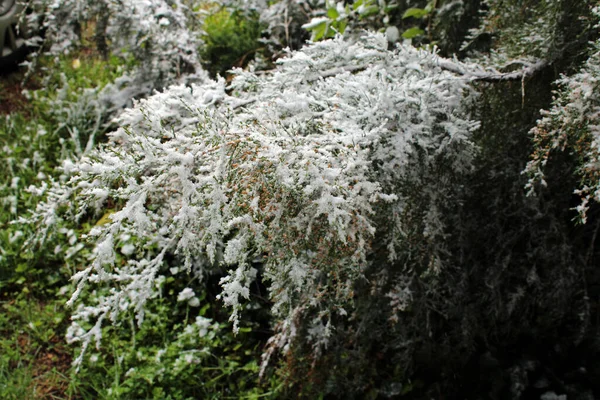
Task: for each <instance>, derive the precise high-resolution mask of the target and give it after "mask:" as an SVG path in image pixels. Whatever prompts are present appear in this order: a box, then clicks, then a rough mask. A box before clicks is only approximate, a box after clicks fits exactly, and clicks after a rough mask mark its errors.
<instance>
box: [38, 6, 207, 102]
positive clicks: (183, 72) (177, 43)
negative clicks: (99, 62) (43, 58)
mask: <svg viewBox="0 0 600 400" xmlns="http://www.w3.org/2000/svg"><path fill="white" fill-rule="evenodd" d="M28 6H29V8H30V9H31V10H34V11H35V12H32V13H31V14H29V15H27V16H26V18H27V19H28V22H29V25H30V26H32V27H33V30H34V31H43V32H44V36H45V39H44V42H46V43H49V47H48V48H45V47H41V51H45V52H47V53H48V54H50V55H54V56H57V55H60V54H63V53H68V52H70V51H71V50H73V49H75V48H77V47H78V46H79V45H80V44H81V39H82V36H83V35H85V34H86V33H85V32H83V30H86V29H87V30H88V31H89V30H94V34H93V37H92V39H93V40H94V41H95V42H96V46H97V48H98V50H99V51H100V52H101V53H104V55H105V56H107V55H108V54H114V55H116V56H123V57H125V56H126V57H129V59H128V60H127V61H128V62H131V61H133V64H135V67H134V68H133V71H130V72H129V73H126V74H125V75H124V76H122V77H120V78H119V79H118V81H117V82H115V84H113V85H109V87H107V88H105V90H104V92H103V93H102V96H101V97H102V98H103V99H104V101H108V102H111V103H112V105H113V106H114V108H120V107H123V106H124V105H126V104H128V102H129V101H130V100H131V99H132V98H134V97H138V96H141V95H147V94H150V93H151V92H152V90H154V89H157V88H164V87H165V86H167V85H169V84H172V83H173V82H176V81H177V80H180V79H182V78H185V79H186V81H188V82H189V81H190V80H193V79H194V78H197V77H195V76H194V71H196V72H198V73H200V74H201V77H204V75H202V71H201V68H200V64H199V58H198V54H197V49H198V47H199V46H200V45H201V40H200V37H199V33H194V31H193V30H191V29H190V27H191V26H192V25H194V24H197V23H198V21H197V19H198V16H199V15H198V14H197V13H196V12H194V11H193V8H192V5H191V4H189V2H186V1H185V0H124V1H110V0H93V1H92V0H84V1H81V0H31V1H29V5H28ZM40 21H41V22H40ZM89 21H95V23H94V24H93V25H92V26H91V27H90V26H88V25H87V24H88V22H89ZM39 25H41V26H39ZM36 26H37V27H36ZM86 27H87V28H86ZM87 35H90V34H89V33H87ZM32 42H33V43H37V44H39V43H41V42H42V39H41V38H40V37H35V38H33V39H32Z"/></svg>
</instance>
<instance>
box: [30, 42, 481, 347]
mask: <svg viewBox="0 0 600 400" xmlns="http://www.w3.org/2000/svg"><path fill="white" fill-rule="evenodd" d="M438 62H439V59H438V57H437V56H436V55H435V54H432V53H430V52H427V51H420V50H416V49H414V48H411V47H402V48H399V49H398V50H396V51H392V52H390V51H388V50H387V41H386V39H385V37H384V36H381V35H366V36H364V37H363V38H362V39H361V40H359V41H358V42H356V43H349V42H345V41H343V40H342V39H341V38H339V39H335V40H330V41H324V42H320V43H316V44H313V45H311V46H309V47H306V48H305V49H303V50H301V51H298V52H295V53H291V54H290V55H289V57H288V58H285V59H283V60H281V62H280V64H279V66H278V68H277V69H276V70H275V71H274V72H273V73H272V74H269V75H265V76H257V75H255V74H252V73H250V72H243V71H238V74H237V76H236V78H235V79H234V80H233V82H232V84H231V86H230V87H229V88H226V85H225V82H224V81H223V80H221V81H206V82H205V83H204V84H201V85H192V86H190V87H185V86H174V87H171V88H169V89H167V90H165V91H164V92H162V93H157V94H155V95H154V96H152V97H150V98H149V99H147V100H142V101H140V102H139V103H138V104H137V105H136V107H134V108H132V109H129V110H127V111H125V112H124V113H123V114H122V115H121V116H120V117H119V125H120V126H121V128H119V129H118V130H117V131H116V132H114V133H113V134H111V136H110V142H109V143H108V144H107V145H105V146H102V147H101V148H100V149H99V150H97V151H95V152H92V153H91V154H89V155H88V156H85V157H83V158H82V159H81V160H79V162H77V163H75V164H73V163H70V162H67V163H65V165H64V167H63V170H64V173H65V175H66V176H68V179H67V181H66V184H63V183H57V184H55V185H54V186H52V187H50V188H48V189H47V190H48V192H47V196H48V199H49V201H46V202H43V203H41V204H40V205H39V207H38V209H37V210H36V212H35V213H34V215H33V216H32V220H33V221H37V223H38V224H39V226H40V229H41V232H43V235H41V238H44V237H45V236H46V234H50V233H51V232H52V229H53V226H54V224H55V223H56V221H57V217H58V218H70V219H74V220H80V219H82V218H90V216H95V217H92V218H96V219H100V217H101V216H102V215H103V214H105V217H103V218H102V219H101V222H98V223H96V224H95V226H94V227H93V228H92V229H91V231H90V232H89V234H88V239H89V240H90V241H92V242H93V243H95V244H94V246H95V250H94V251H93V257H92V259H91V260H90V265H89V266H88V267H87V268H85V269H84V270H82V271H80V272H78V273H77V274H76V275H75V276H74V279H75V280H76V282H78V288H77V291H76V293H75V294H74V295H73V298H72V299H71V302H72V303H75V302H76V300H77V297H78V295H79V293H80V292H81V291H82V290H92V288H94V287H95V286H97V285H108V286H109V287H110V288H111V290H110V291H109V292H108V293H109V294H108V295H106V296H104V297H102V298H98V299H96V301H97V303H96V304H86V305H81V306H79V308H77V311H76V312H75V315H74V330H73V332H77V334H74V335H73V337H72V340H81V341H82V342H83V345H84V347H85V346H87V344H88V343H89V342H90V340H92V339H96V340H100V327H101V324H102V323H103V322H104V321H105V320H106V319H112V320H115V319H116V318H118V315H119V313H121V312H122V311H123V310H125V309H129V308H131V309H134V310H135V312H136V313H137V315H138V321H139V322H140V323H141V322H142V321H143V317H144V305H145V303H146V301H147V300H148V299H149V298H151V297H152V295H153V291H154V290H155V281H156V279H158V277H159V276H160V275H162V274H165V273H168V272H166V271H165V268H164V262H165V257H166V256H167V255H174V256H176V257H177V258H178V259H180V260H181V262H182V263H183V265H184V266H185V268H184V270H187V271H193V272H194V274H195V275H196V276H197V277H198V278H202V277H204V276H206V275H208V274H212V273H215V272H218V271H220V270H221V269H222V268H226V269H227V270H228V272H227V273H226V275H225V276H224V277H223V278H222V279H221V286H222V288H223V291H222V294H221V299H222V300H223V302H224V303H225V304H226V305H227V306H229V307H231V310H232V315H231V319H232V320H233V321H234V326H236V327H237V321H238V314H239V313H240V312H242V309H243V305H244V301H245V300H247V299H248V297H249V286H250V284H251V283H252V282H253V281H254V280H255V279H256V277H257V275H259V274H260V275H261V276H262V279H263V280H266V281H267V282H269V293H270V297H271V300H272V301H273V309H272V312H273V315H274V316H275V317H276V318H277V320H279V321H280V323H279V326H280V331H279V333H278V335H277V336H275V337H274V338H273V339H272V342H273V343H277V345H276V347H280V348H285V347H286V346H287V345H289V343H290V342H292V341H293V340H294V333H295V332H296V331H297V330H298V329H299V327H298V324H308V326H309V332H310V337H311V342H312V343H313V344H314V346H315V350H317V351H318V350H319V349H321V348H322V347H326V346H327V338H328V335H329V333H330V330H331V329H334V328H335V327H334V326H332V324H331V320H332V315H334V314H339V315H344V314H345V310H344V304H346V303H347V302H349V301H351V299H352V296H353V293H352V291H353V285H354V284H355V282H357V281H358V280H360V279H361V278H362V276H363V271H364V269H365V268H367V266H368V264H369V259H370V258H372V255H373V252H374V246H373V240H374V238H375V236H376V235H377V236H378V238H379V239H380V240H384V241H385V246H384V247H383V249H384V250H381V246H378V247H377V248H378V249H380V251H384V252H385V255H386V257H387V258H388V259H389V260H391V261H393V260H394V259H395V258H397V256H398V252H399V251H404V249H405V248H406V247H407V245H406V241H407V240H409V239H410V238H411V236H416V235H417V234H419V235H421V236H422V237H424V238H426V240H429V242H430V243H431V248H430V249H428V252H427V253H426V255H425V257H427V258H428V260H427V267H426V268H428V269H430V270H429V271H425V270H424V271H423V272H435V269H436V268H438V267H439V260H438V259H437V254H436V253H437V252H442V251H443V249H441V248H437V247H436V244H435V240H434V239H435V238H436V237H438V236H443V233H444V226H443V225H442V224H441V221H440V220H439V219H438V218H437V217H436V215H437V214H436V209H437V207H438V206H439V204H438V202H439V201H440V198H442V197H444V193H445V192H446V191H449V189H450V186H451V183H450V182H451V180H452V179H453V178H454V177H455V176H457V175H462V174H465V173H468V172H469V170H470V169H471V160H472V158H473V152H474V147H473V144H472V142H471V140H470V136H471V133H472V132H473V130H474V129H476V127H477V123H476V122H474V121H471V120H469V119H468V117H466V116H465V108H464V104H465V102H466V101H467V100H468V95H469V91H468V89H467V86H466V83H465V81H464V80H463V79H460V78H457V77H456V76H455V75H453V74H451V73H449V72H445V71H443V70H441V68H440V67H439V66H438V65H437V64H438ZM352 71H353V72H352ZM226 89H228V90H226ZM228 92H229V93H228ZM425 210H428V212H425ZM106 213H109V214H106ZM119 253H121V254H123V255H125V256H126V258H125V260H123V261H119V260H121V257H118V256H117V254H119ZM381 268H385V266H384V265H382V266H381ZM309 318H310V320H309V321H306V320H307V319H309ZM90 320H95V324H94V325H93V328H91V329H89V330H82V329H81V321H86V322H89V321H90Z"/></svg>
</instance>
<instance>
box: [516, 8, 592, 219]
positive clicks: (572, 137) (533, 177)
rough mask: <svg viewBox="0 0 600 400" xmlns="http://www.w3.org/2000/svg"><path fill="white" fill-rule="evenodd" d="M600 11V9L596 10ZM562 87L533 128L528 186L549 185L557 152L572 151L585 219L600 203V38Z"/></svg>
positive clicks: (581, 210)
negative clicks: (549, 169) (576, 161)
mask: <svg viewBox="0 0 600 400" xmlns="http://www.w3.org/2000/svg"><path fill="white" fill-rule="evenodd" d="M597 11H600V8H598V9H597ZM558 84H559V87H560V89H559V90H558V91H557V93H556V97H555V100H554V103H553V106H552V108H550V110H547V111H546V110H544V111H542V118H541V119H540V120H539V121H538V123H537V126H535V127H534V128H533V129H532V130H531V134H532V136H533V139H534V143H535V149H536V151H535V152H534V153H533V155H532V159H531V161H530V162H529V163H528V164H527V168H526V172H527V173H528V174H529V176H530V180H529V183H528V185H527V188H528V189H529V191H530V193H533V192H534V189H535V187H536V183H540V184H542V185H543V186H546V181H545V174H544V169H545V167H546V165H547V163H548V160H549V158H551V155H552V153H553V152H555V151H569V152H572V153H575V154H577V155H578V158H579V159H580V160H581V162H580V164H579V165H578V169H577V172H578V173H579V174H580V176H581V177H582V178H583V180H582V186H581V187H580V188H578V189H577V190H576V191H575V192H576V193H577V194H578V195H580V196H581V198H582V202H581V204H580V205H579V206H578V207H577V211H578V212H579V215H580V216H581V220H582V222H585V221H586V212H587V210H588V208H589V203H590V201H592V200H594V201H596V202H600V41H598V40H597V41H596V42H595V43H593V44H592V54H591V56H590V57H589V58H588V60H587V61H586V62H585V65H584V66H583V68H582V69H581V70H580V71H579V72H578V73H576V74H574V75H573V76H563V77H562V78H561V79H560V80H559V81H558Z"/></svg>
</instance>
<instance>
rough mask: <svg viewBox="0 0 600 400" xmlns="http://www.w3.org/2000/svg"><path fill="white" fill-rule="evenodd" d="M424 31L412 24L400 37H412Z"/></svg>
mask: <svg viewBox="0 0 600 400" xmlns="http://www.w3.org/2000/svg"><path fill="white" fill-rule="evenodd" d="M424 33H425V31H424V30H423V29H421V28H418V27H416V26H414V27H412V28H410V29H407V30H405V31H404V33H403V34H402V37H403V38H404V39H412V38H414V37H417V36H420V35H422V34H424Z"/></svg>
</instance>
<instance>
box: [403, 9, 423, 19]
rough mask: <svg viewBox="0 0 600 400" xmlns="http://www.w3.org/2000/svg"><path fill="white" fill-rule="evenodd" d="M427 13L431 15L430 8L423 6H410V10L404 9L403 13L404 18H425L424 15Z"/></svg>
mask: <svg viewBox="0 0 600 400" xmlns="http://www.w3.org/2000/svg"><path fill="white" fill-rule="evenodd" d="M427 15H429V11H428V10H424V9H422V8H409V9H408V10H406V11H404V14H403V15H402V19H406V18H423V17H426V16H427Z"/></svg>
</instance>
